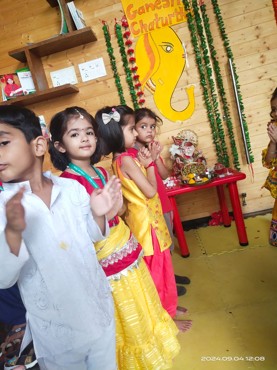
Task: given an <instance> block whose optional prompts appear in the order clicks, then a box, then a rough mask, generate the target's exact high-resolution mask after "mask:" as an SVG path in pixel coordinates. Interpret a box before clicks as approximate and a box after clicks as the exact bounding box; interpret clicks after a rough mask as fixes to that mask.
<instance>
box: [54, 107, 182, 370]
mask: <svg viewBox="0 0 277 370" xmlns="http://www.w3.org/2000/svg"><path fill="white" fill-rule="evenodd" d="M50 134H51V135H50V138H51V141H50V145H49V152H50V156H51V160H52V162H53V164H54V166H55V167H56V168H57V169H59V170H62V171H63V173H62V174H61V176H62V177H66V178H69V179H74V180H76V181H79V182H80V183H81V184H82V185H83V186H84V187H85V188H86V190H87V192H88V194H91V193H92V192H93V191H97V192H101V189H103V187H104V185H105V184H106V183H107V181H108V177H109V176H108V173H107V171H106V170H105V169H104V168H102V167H94V166H93V163H96V162H98V161H99V159H100V156H101V154H100V151H99V147H100V145H99V141H100V140H99V139H98V138H97V125H96V122H95V120H94V118H93V117H92V116H91V115H90V114H89V113H88V112H87V111H86V110H84V109H82V108H80V107H71V108H67V109H65V110H64V111H62V112H59V113H57V114H56V115H55V116H54V117H53V118H52V120H51V124H50ZM69 181H71V180H69ZM76 206H77V205H76ZM121 207H122V200H121V202H120V201H119V202H118V204H117V206H116V207H115V209H114V210H113V211H112V212H110V214H108V215H107V218H108V220H109V226H110V235H109V236H108V238H107V239H105V240H103V241H101V242H97V243H95V249H96V253H97V258H98V261H99V263H100V264H101V266H102V268H103V270H104V272H105V274H106V276H107V278H108V280H109V282H110V286H111V289H112V294H113V298H114V303H115V319H116V353H117V364H118V369H119V370H139V369H149V370H150V369H169V368H171V367H172V359H173V358H174V357H175V356H176V355H177V354H178V352H179V350H180V346H179V343H178V341H177V339H176V335H177V333H178V329H177V327H176V325H175V324H174V322H173V321H172V319H171V318H170V316H169V315H168V313H167V312H166V311H165V310H164V309H163V307H162V305H161V303H160V300H159V296H158V294H157V291H156V288H155V285H154V283H153V281H152V279H151V276H150V274H149V271H148V269H147V266H146V265H145V263H144V260H143V251H142V248H141V245H140V244H139V243H138V241H137V240H136V238H135V237H134V235H133V234H132V233H131V232H130V229H129V228H128V226H127V225H126V224H125V223H124V221H123V220H122V219H121V218H120V217H118V215H117V213H118V211H119V209H120V208H121ZM80 273H81V272H80Z"/></svg>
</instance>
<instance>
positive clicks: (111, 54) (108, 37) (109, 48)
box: [102, 21, 126, 105]
mask: <svg viewBox="0 0 277 370" xmlns="http://www.w3.org/2000/svg"><path fill="white" fill-rule="evenodd" d="M102 23H103V27H102V30H103V32H104V37H105V42H106V47H107V52H108V55H109V58H110V63H111V67H112V71H113V76H114V79H115V85H116V88H117V92H118V95H119V99H120V104H121V105H126V101H125V98H124V94H123V88H122V85H121V81H120V77H119V74H118V71H117V66H116V59H115V56H114V51H113V47H112V44H111V35H110V32H109V28H108V25H107V23H106V22H105V21H102Z"/></svg>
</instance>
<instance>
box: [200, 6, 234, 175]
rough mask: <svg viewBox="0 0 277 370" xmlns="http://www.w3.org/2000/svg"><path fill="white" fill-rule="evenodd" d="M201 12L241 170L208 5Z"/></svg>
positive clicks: (230, 133) (227, 123)
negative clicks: (207, 9) (207, 10)
mask: <svg viewBox="0 0 277 370" xmlns="http://www.w3.org/2000/svg"><path fill="white" fill-rule="evenodd" d="M200 10H201V13H202V18H203V23H204V27H205V32H206V36H207V41H208V47H209V50H210V55H211V59H212V63H213V70H214V73H215V78H216V83H217V88H218V90H219V96H220V99H221V102H222V106H223V112H224V119H225V122H226V125H227V129H228V135H229V140H230V144H231V150H232V155H233V165H234V167H235V168H236V169H237V170H240V163H239V159H238V151H237V146H236V141H235V137H234V130H233V123H232V119H231V116H230V110H229V107H228V102H227V98H226V92H225V89H224V84H223V79H222V75H221V70H220V66H219V62H218V60H217V52H216V49H215V47H214V40H213V36H212V33H211V29H210V21H209V17H208V15H207V13H206V5H205V4H204V3H203V4H201V5H200Z"/></svg>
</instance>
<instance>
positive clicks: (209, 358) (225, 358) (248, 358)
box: [201, 356, 265, 362]
mask: <svg viewBox="0 0 277 370" xmlns="http://www.w3.org/2000/svg"><path fill="white" fill-rule="evenodd" d="M201 361H203V362H205V361H206V362H208V361H210V362H212V361H223V362H228V361H236V362H238V361H253V362H254V361H260V362H262V361H265V357H264V356H201Z"/></svg>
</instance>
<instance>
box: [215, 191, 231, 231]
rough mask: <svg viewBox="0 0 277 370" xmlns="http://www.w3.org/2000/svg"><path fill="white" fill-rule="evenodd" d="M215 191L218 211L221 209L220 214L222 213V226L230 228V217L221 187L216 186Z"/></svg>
mask: <svg viewBox="0 0 277 370" xmlns="http://www.w3.org/2000/svg"><path fill="white" fill-rule="evenodd" d="M216 190H217V195H218V200H219V204H220V209H221V213H222V219H223V225H224V226H225V227H230V226H231V217H230V215H229V211H228V207H227V203H226V198H225V194H224V188H223V185H219V186H217V187H216Z"/></svg>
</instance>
